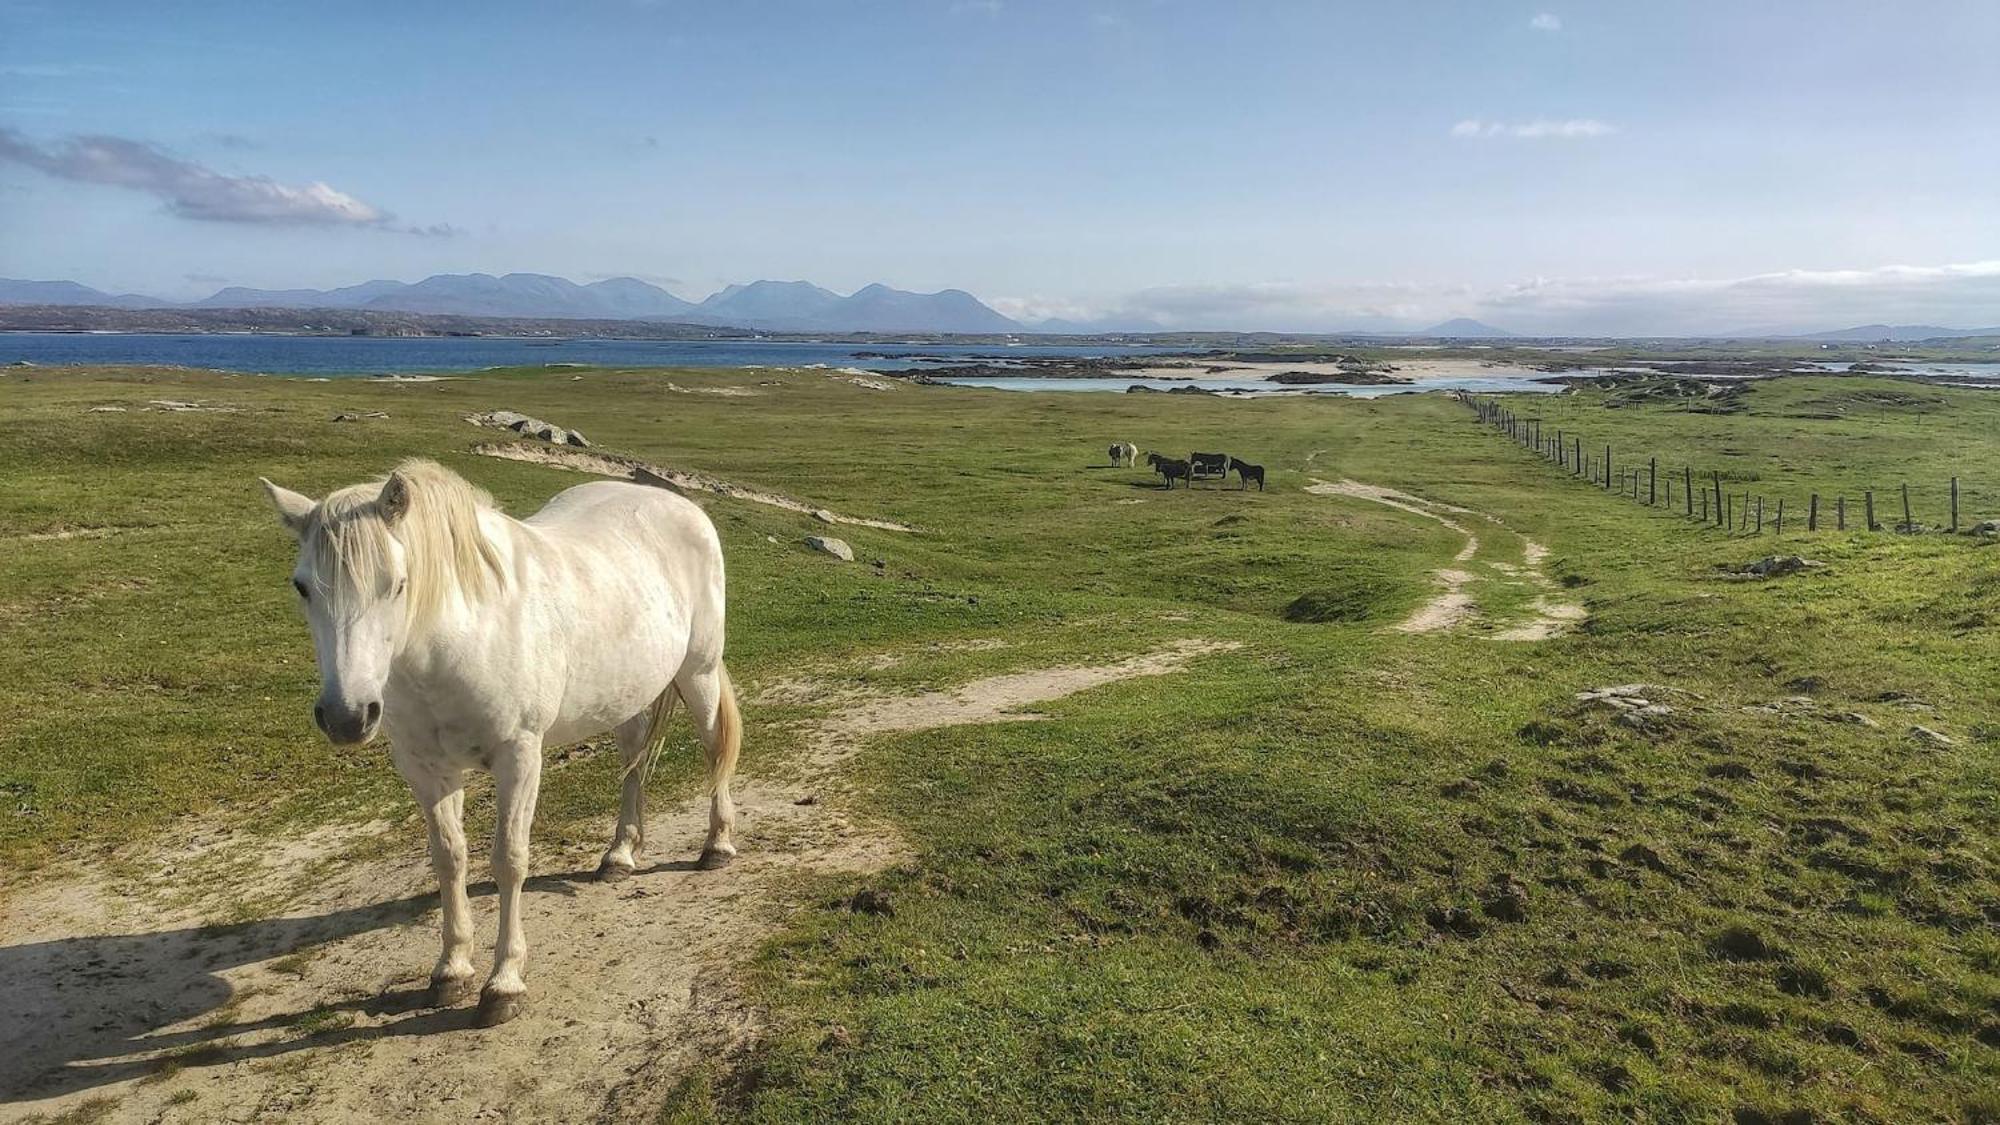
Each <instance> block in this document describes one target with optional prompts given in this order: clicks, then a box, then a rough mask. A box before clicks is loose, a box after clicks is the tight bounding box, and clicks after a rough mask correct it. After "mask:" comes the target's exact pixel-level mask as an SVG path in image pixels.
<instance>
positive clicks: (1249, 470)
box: [1229, 457, 1264, 492]
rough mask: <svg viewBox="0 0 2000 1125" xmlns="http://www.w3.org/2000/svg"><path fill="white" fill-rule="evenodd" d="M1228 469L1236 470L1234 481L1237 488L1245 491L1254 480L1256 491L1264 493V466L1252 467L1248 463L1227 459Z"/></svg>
mask: <svg viewBox="0 0 2000 1125" xmlns="http://www.w3.org/2000/svg"><path fill="white" fill-rule="evenodd" d="M1229 467H1230V468H1232V469H1235V470H1236V480H1237V483H1238V486H1239V487H1241V488H1244V489H1246V490H1247V489H1248V488H1249V487H1250V482H1251V481H1253V480H1254V481H1256V482H1257V491H1259V492H1262V491H1264V466H1262V465H1252V464H1251V463H1250V462H1248V461H1242V460H1238V459H1237V458H1235V457H1231V458H1230V459H1229Z"/></svg>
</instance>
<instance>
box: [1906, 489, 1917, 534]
mask: <svg viewBox="0 0 2000 1125" xmlns="http://www.w3.org/2000/svg"><path fill="white" fill-rule="evenodd" d="M1916 529H1917V525H1916V523H1915V522H1914V521H1913V520H1911V519H1910V486H1909V483H1908V482H1907V481H1906V482H1904V484H1903V533H1904V534H1905V535H1907V534H1909V533H1910V532H1912V531H1915V530H1916Z"/></svg>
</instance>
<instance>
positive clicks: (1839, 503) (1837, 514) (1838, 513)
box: [1833, 496, 1847, 531]
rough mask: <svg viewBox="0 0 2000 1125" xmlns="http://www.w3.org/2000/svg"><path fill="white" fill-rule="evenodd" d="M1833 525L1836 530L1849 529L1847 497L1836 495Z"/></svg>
mask: <svg viewBox="0 0 2000 1125" xmlns="http://www.w3.org/2000/svg"><path fill="white" fill-rule="evenodd" d="M1833 520H1834V523H1833V527H1834V530H1835V531H1846V530H1847V497H1845V496H1836V497H1834V501H1833Z"/></svg>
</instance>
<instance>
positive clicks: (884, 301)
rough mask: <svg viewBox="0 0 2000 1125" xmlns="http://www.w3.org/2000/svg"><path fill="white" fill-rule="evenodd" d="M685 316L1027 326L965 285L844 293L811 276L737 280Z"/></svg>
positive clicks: (945, 328)
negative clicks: (918, 290) (746, 282)
mask: <svg viewBox="0 0 2000 1125" xmlns="http://www.w3.org/2000/svg"><path fill="white" fill-rule="evenodd" d="M682 319H686V320H689V321H690V322H692V323H696V324H732V325H736V326H739V327H743V328H761V329H765V330H767V331H772V332H1015V331H1019V330H1020V327H1021V326H1020V325H1019V324H1017V323H1015V322H1014V321H1012V320H1009V319H1008V318H1007V317H1004V316H1002V315H1000V314H999V313H997V312H994V311H993V310H992V309H990V308H988V307H987V306H986V305H985V304H983V303H982V302H981V301H980V300H979V298H977V297H974V296H973V295H972V294H970V293H967V292H966V291H964V290H963V289H945V290H942V291H940V292H937V293H911V292H909V291H907V290H903V289H891V288H889V287H888V286H886V285H881V284H875V285H869V286H866V287H864V288H862V289H859V290H857V291H855V292H854V293H853V294H852V295H850V296H846V297H843V296H841V295H840V294H838V293H835V292H833V291H831V290H828V289H822V288H820V287H819V286H817V285H814V284H811V283H810V282H805V281H757V282H752V283H751V284H749V285H732V286H730V287H729V288H727V289H724V290H723V291H722V292H720V293H717V294H715V295H714V296H712V297H710V298H709V299H708V300H706V301H703V302H702V303H701V307H700V309H699V310H697V312H696V313H695V315H693V316H690V317H685V318H682Z"/></svg>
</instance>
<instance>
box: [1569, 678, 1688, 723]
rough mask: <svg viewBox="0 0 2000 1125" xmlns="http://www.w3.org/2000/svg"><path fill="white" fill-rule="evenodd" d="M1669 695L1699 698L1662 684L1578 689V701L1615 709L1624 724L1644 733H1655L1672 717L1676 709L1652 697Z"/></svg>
mask: <svg viewBox="0 0 2000 1125" xmlns="http://www.w3.org/2000/svg"><path fill="white" fill-rule="evenodd" d="M1667 694H1673V695H1686V696H1691V697H1693V698H1700V697H1699V696H1694V695H1693V693H1692V692H1686V691H1682V690H1681V689H1679V688H1671V687H1667V686H1665V685H1662V684H1618V685H1616V686H1613V687H1602V688H1595V689H1593V690H1590V691H1580V692H1577V693H1576V701H1577V702H1578V703H1583V704H1590V705H1595V706H1597V707H1600V708H1603V709H1605V710H1609V711H1615V712H1617V713H1618V719H1617V721H1618V722H1619V723H1620V724H1621V725H1623V726H1628V727H1631V728H1632V729H1633V730H1636V731H1640V732H1642V733H1645V734H1655V733H1658V732H1659V731H1660V730H1662V729H1663V728H1665V727H1666V726H1667V724H1668V722H1669V721H1670V720H1672V719H1673V717H1674V709H1673V708H1672V707H1670V706H1668V705H1667V704H1665V703H1658V702H1655V701H1654V699H1653V698H1651V697H1654V696H1661V695H1667Z"/></svg>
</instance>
